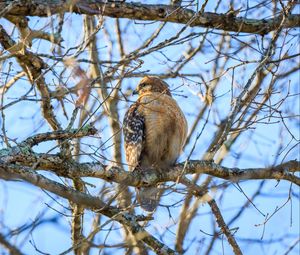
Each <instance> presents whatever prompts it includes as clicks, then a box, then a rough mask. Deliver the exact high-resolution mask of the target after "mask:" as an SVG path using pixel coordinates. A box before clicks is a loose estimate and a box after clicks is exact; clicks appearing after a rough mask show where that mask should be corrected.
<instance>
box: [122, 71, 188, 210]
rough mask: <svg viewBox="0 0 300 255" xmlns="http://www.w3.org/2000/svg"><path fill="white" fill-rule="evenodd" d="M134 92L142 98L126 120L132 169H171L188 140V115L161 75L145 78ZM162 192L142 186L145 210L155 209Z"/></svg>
mask: <svg viewBox="0 0 300 255" xmlns="http://www.w3.org/2000/svg"><path fill="white" fill-rule="evenodd" d="M133 94H138V99H137V101H136V102H135V103H133V104H132V105H131V106H130V107H129V109H128V110H127V112H126V114H125V117H124V121H123V133H124V146H125V153H126V161H127V164H128V167H129V171H133V170H135V169H137V168H138V169H140V170H141V171H143V169H149V168H150V169H160V170H164V169H167V168H169V167H170V166H172V165H174V164H175V162H176V159H177V158H178V156H179V155H180V153H181V151H182V148H183V145H184V143H185V141H186V137H187V121H186V118H185V116H184V114H183V112H182V111H181V109H180V108H179V106H178V104H177V103H176V101H175V100H174V99H173V98H172V95H171V92H170V90H169V87H168V84H167V83H166V82H164V81H162V80H161V79H159V78H158V77H154V76H146V77H144V78H143V79H142V80H141V81H140V83H139V84H138V86H137V88H136V90H135V91H134V92H133ZM161 193H162V191H161V189H158V188H157V187H144V188H139V189H137V201H138V202H139V203H140V205H141V207H142V208H143V209H145V210H147V211H154V210H155V208H156V207H157V205H158V202H159V198H160V195H161Z"/></svg>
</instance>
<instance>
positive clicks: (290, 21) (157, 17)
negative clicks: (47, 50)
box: [0, 0, 300, 35]
mask: <svg viewBox="0 0 300 255" xmlns="http://www.w3.org/2000/svg"><path fill="white" fill-rule="evenodd" d="M0 9H1V10H6V13H5V14H9V15H17V16H20V15H22V16H40V17H44V16H45V17H47V16H48V15H49V13H51V14H57V13H62V12H74V13H80V14H87V15H99V14H100V15H103V16H109V17H114V18H127V19H135V20H145V21H146V20H151V21H164V22H174V23H180V24H188V25H189V26H191V27H194V26H199V27H208V28H215V29H221V30H226V31H233V32H244V33H254V34H261V35H264V34H267V33H269V32H271V31H274V30H276V29H277V27H278V26H279V24H280V22H281V20H282V16H280V15H278V16H275V17H273V18H269V19H247V18H244V17H236V16H235V15H234V14H232V13H229V14H218V13H211V12H203V13H202V14H201V15H199V13H198V12H196V11H193V10H191V9H188V8H184V7H181V8H178V6H172V5H162V4H141V3H125V2H108V3H107V1H102V0H90V1H83V0H78V1H62V0H56V1H53V0H32V1H17V2H14V1H0ZM299 26H300V15H299V14H291V15H289V16H288V17H287V19H286V21H285V23H284V25H283V27H284V28H292V27H299Z"/></svg>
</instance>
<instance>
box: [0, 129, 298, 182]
mask: <svg viewBox="0 0 300 255" xmlns="http://www.w3.org/2000/svg"><path fill="white" fill-rule="evenodd" d="M91 130H92V131H93V129H91ZM73 132H74V131H72V134H73ZM48 134H49V133H48ZM39 136H40V137H43V141H45V137H44V136H43V135H42V134H41V135H39ZM35 137H37V136H35ZM67 138H70V137H68V136H65V137H62V136H58V137H57V139H67ZM52 139H53V135H51V136H49V140H52ZM25 141H30V139H27V140H25ZM21 145H22V146H16V147H12V148H8V149H2V150H0V159H1V160H2V162H4V163H6V164H15V163H18V164H23V165H24V166H29V167H32V166H34V169H37V170H50V171H53V172H55V173H56V174H57V175H60V176H64V177H68V178H72V179H73V178H79V177H94V178H100V179H103V180H106V181H109V182H116V183H121V184H125V185H128V186H134V187H141V186H154V185H156V184H157V183H160V182H167V181H174V182H176V181H178V178H180V176H183V175H186V174H196V173H197V174H208V175H211V176H214V177H218V178H222V179H225V180H230V181H232V182H237V181H239V180H258V179H273V180H287V181H290V182H292V183H294V184H296V185H298V186H300V178H299V177H298V176H296V175H295V173H296V172H300V162H299V161H296V160H291V161H288V162H286V163H283V164H279V165H277V166H271V167H266V168H244V169H242V168H228V167H224V166H221V165H219V164H216V163H214V162H213V161H207V160H190V161H188V162H187V163H186V162H182V163H179V164H176V165H175V166H174V167H173V168H170V169H168V170H164V171H159V169H143V171H139V170H137V171H133V172H127V171H125V170H124V169H122V168H121V167H117V166H113V167H110V166H105V165H102V164H100V163H98V162H92V163H77V162H75V161H74V160H71V159H70V160H66V159H63V158H61V157H60V156H58V155H53V154H45V153H34V152H33V151H32V150H31V149H30V146H29V145H32V143H31V142H30V143H29V145H28V144H27V146H26V145H25V143H24V142H22V143H21ZM0 176H1V174H0Z"/></svg>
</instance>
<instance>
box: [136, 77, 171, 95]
mask: <svg viewBox="0 0 300 255" xmlns="http://www.w3.org/2000/svg"><path fill="white" fill-rule="evenodd" d="M147 92H148V93H149V92H150V93H151V92H156V93H162V94H166V95H168V96H171V92H170V90H169V86H168V84H167V83H166V82H164V81H163V80H161V79H159V78H158V77H155V76H146V77H144V78H143V79H142V80H141V81H140V82H139V84H138V86H137V87H136V89H135V90H134V91H133V93H132V94H133V95H136V94H138V95H142V94H144V93H147Z"/></svg>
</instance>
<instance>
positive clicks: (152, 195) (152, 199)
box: [136, 187, 163, 212]
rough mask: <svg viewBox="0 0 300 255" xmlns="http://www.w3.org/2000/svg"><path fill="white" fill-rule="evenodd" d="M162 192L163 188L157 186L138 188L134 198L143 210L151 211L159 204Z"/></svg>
mask: <svg viewBox="0 0 300 255" xmlns="http://www.w3.org/2000/svg"><path fill="white" fill-rule="evenodd" d="M162 193H163V189H161V188H157V187H146V188H138V189H136V199H137V201H138V202H139V204H140V206H141V207H142V208H143V209H144V210H146V211H148V212H153V211H155V209H156V207H157V206H158V204H159V200H160V197H161V195H162Z"/></svg>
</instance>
